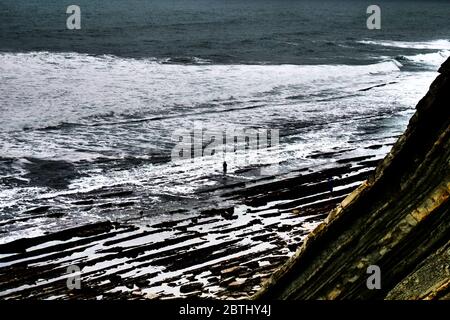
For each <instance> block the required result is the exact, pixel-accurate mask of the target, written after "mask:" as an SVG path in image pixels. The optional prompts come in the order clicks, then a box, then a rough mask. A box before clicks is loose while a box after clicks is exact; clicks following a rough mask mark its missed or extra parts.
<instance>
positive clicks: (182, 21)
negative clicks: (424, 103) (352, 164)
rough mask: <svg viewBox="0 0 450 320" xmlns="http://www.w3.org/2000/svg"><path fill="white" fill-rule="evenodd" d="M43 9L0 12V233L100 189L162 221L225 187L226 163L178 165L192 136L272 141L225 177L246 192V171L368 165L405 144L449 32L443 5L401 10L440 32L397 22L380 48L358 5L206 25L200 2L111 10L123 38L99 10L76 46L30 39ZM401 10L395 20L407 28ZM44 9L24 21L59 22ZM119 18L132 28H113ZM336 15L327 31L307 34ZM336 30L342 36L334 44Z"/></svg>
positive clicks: (213, 16)
mask: <svg viewBox="0 0 450 320" xmlns="http://www.w3.org/2000/svg"><path fill="white" fill-rule="evenodd" d="M42 2H45V1H36V2H30V3H27V4H23V3H21V4H17V3H14V2H12V1H11V2H10V1H6V2H2V4H1V5H0V10H1V11H2V12H7V13H8V15H7V18H6V19H2V22H1V24H0V25H1V27H2V33H1V36H2V38H0V40H1V41H0V49H1V50H2V51H1V52H0V97H1V100H0V111H1V115H0V141H1V143H0V220H8V219H11V218H12V217H16V216H18V215H20V213H21V212H23V211H24V210H25V209H28V208H29V207H30V206H34V205H35V204H36V203H40V202H41V199H49V198H52V197H55V195H58V194H67V193H77V192H85V191H88V190H93V189H97V188H100V187H103V186H108V187H111V186H114V185H121V184H130V185H133V186H135V187H136V188H138V189H139V188H141V189H142V190H145V191H146V194H147V195H148V197H149V199H147V200H148V206H147V210H148V214H149V215H158V214H159V213H160V210H161V207H162V206H163V205H164V201H165V199H166V198H167V197H168V196H177V197H187V198H196V197H197V191H198V190H200V189H202V188H204V187H205V186H214V185H219V184H220V183H222V182H221V181H220V179H218V177H220V176H221V170H222V161H223V156H220V155H215V156H209V157H206V158H204V159H203V161H189V160H186V161H175V162H174V161H170V160H171V158H170V156H171V152H172V150H173V147H174V145H175V144H176V143H177V140H176V139H177V137H174V132H175V130H176V129H178V130H179V129H186V131H188V132H189V131H192V130H193V129H194V127H195V126H196V125H197V126H201V129H202V130H205V131H208V132H216V133H220V132H222V131H223V130H227V129H229V128H236V127H238V128H267V129H278V130H279V132H280V146H279V149H276V150H275V149H265V150H260V152H259V154H258V156H254V155H252V157H251V161H250V162H248V163H241V164H239V163H237V164H235V165H230V166H229V168H228V171H229V175H230V177H234V178H240V179H252V174H249V173H248V172H247V173H243V172H246V171H245V170H243V169H245V168H248V167H255V166H260V165H265V164H270V163H274V162H276V163H278V162H279V163H280V170H281V172H289V171H292V170H296V169H299V168H308V167H314V166H317V165H319V164H323V163H326V162H327V161H328V162H330V161H332V160H326V159H321V160H320V159H317V158H314V157H311V156H312V155H313V154H317V153H327V152H333V151H336V150H343V149H349V148H350V149H351V148H354V149H356V150H361V151H360V152H363V148H364V147H367V146H371V145H373V144H376V143H377V141H379V140H380V139H384V138H392V139H394V137H396V136H397V135H399V134H401V132H402V131H403V130H404V128H405V126H406V124H407V121H408V119H409V117H410V116H411V115H412V113H413V112H414V107H415V105H416V103H417V101H418V100H419V99H420V97H421V96H423V94H424V93H425V92H426V91H427V89H428V86H429V84H430V83H431V81H432V80H433V79H434V78H435V76H436V71H437V68H438V67H439V65H440V64H441V63H442V62H443V61H444V60H445V59H446V57H448V56H449V55H450V42H449V40H448V38H446V37H444V36H443V35H444V34H448V26H446V28H447V29H445V30H443V29H442V28H440V27H439V26H440V25H441V24H442V21H445V22H446V24H447V23H448V15H446V14H445V10H444V9H445V8H447V7H448V5H446V4H443V5H442V6H438V4H437V3H438V2H429V3H428V6H427V5H426V4H424V3H423V2H420V4H418V5H416V6H415V7H413V6H408V7H407V8H406V9H407V10H406V11H407V12H410V13H411V14H413V15H414V14H415V13H417V11H415V10H421V9H424V8H425V9H426V10H425V11H423V12H425V13H424V15H425V17H426V16H427V15H431V16H434V19H435V20H434V21H433V23H432V24H430V25H428V24H427V22H426V21H428V20H427V19H426V18H424V21H423V23H422V26H423V27H422V28H421V29H420V31H418V32H417V33H416V34H415V35H412V34H411V31H410V30H409V29H408V30H405V29H404V27H402V26H401V23H400V22H395V23H394V24H393V26H395V27H396V28H393V27H391V28H388V27H387V26H389V21H390V19H391V15H392V13H389V10H388V12H387V14H386V22H385V24H384V25H385V26H386V30H385V31H382V32H381V33H378V34H376V36H374V37H371V34H369V33H367V30H361V32H360V33H355V30H359V28H360V25H362V26H363V27H364V18H365V16H364V15H363V17H362V20H361V21H362V22H361V21H359V20H355V19H356V18H357V17H359V15H358V14H357V13H358V12H360V10H361V9H362V12H363V13H364V9H365V8H363V7H364V6H361V5H359V4H358V5H354V3H353V2H352V1H349V2H346V5H345V6H337V5H336V2H324V3H322V4H321V5H317V6H313V7H311V6H308V4H309V3H310V2H309V1H300V2H295V5H294V4H292V8H291V6H290V4H291V3H292V2H289V5H288V2H286V3H285V2H280V3H278V4H277V5H275V4H274V2H273V1H261V3H259V2H258V5H255V7H251V6H250V4H248V6H249V7H248V8H247V7H245V6H244V5H243V4H240V3H237V2H230V4H229V5H227V6H225V5H224V4H221V3H219V2H217V1H211V2H208V3H209V4H211V5H210V6H206V5H205V7H202V8H201V9H199V4H198V3H197V4H196V5H194V4H193V2H186V3H184V2H183V3H182V2H176V5H175V4H174V3H172V4H173V6H172V5H169V4H166V3H165V2H164V3H163V2H152V3H153V5H154V6H153V7H152V6H150V5H149V4H148V3H150V2H148V3H147V2H145V4H144V6H146V7H145V8H147V9H148V10H149V12H150V13H149V14H148V15H146V14H144V13H145V12H146V11H145V10H142V11H140V12H141V14H138V13H137V11H136V10H135V9H136V7H133V6H131V5H127V6H126V7H125V4H124V3H121V4H119V3H118V2H114V1H113V2H111V3H112V4H111V5H109V6H105V8H104V11H105V12H104V13H105V14H110V15H112V16H113V17H115V18H114V19H116V20H115V21H116V22H117V23H118V25H117V26H116V27H114V25H113V24H112V22H105V20H104V19H106V18H104V17H103V16H102V15H101V12H99V11H98V10H99V2H98V1H92V2H90V3H87V2H83V1H81V2H80V3H81V6H82V8H84V11H83V12H86V20H85V28H83V29H82V33H80V34H79V35H75V34H71V35H67V33H66V31H65V30H63V29H60V28H59V24H58V21H60V20H57V19H56V18H55V17H50V18H49V19H48V20H45V21H46V24H36V23H35V24H33V26H34V27H32V28H28V29H27V28H26V27H25V26H24V25H22V24H21V22H23V21H24V16H23V15H22V14H24V12H29V11H28V10H31V9H33V8H36V6H38V4H39V3H42ZM127 3H128V2H127ZM327 3H328V5H326V4H327ZM394 3H395V5H394V4H391V5H387V6H388V7H389V6H392V8H393V9H395V10H397V12H399V10H400V9H401V6H400V5H399V4H398V3H400V2H398V3H397V2H394ZM47 4H48V5H47V6H43V7H39V8H40V9H39V10H37V11H36V15H34V16H33V17H30V19H31V21H34V20H33V19H37V17H42V16H43V15H47V14H49V15H50V16H51V13H52V12H56V11H58V10H59V9H60V7H59V6H57V5H56V2H51V1H49V2H48V3H47ZM114 5H116V7H114ZM147 6H148V7H147ZM243 6H244V7H243ZM114 8H115V9H116V10H117V12H121V13H122V15H124V16H127V14H129V15H130V17H132V18H130V19H119V18H118V17H117V12H116V11H114V10H113V9H114ZM125 8H126V9H125ZM132 8H134V9H132ZM245 8H247V9H246V10H250V9H254V8H256V9H255V10H251V14H250V13H248V12H249V11H245V10H244V9H245ZM307 8H308V10H309V11H308V10H307ZM439 8H440V9H441V10H438V9H439ZM90 9H92V12H91V13H89V10H90ZM122 9H123V10H122ZM96 10H97V11H96ZM121 10H122V11H121ZM242 10H244V11H242ZM333 10H335V11H333ZM336 10H337V12H338V13H340V14H337V15H336V17H337V18H336V19H335V20H332V21H333V22H329V23H328V24H324V25H323V26H322V27H319V26H318V25H317V24H315V23H311V24H307V23H306V21H316V19H318V18H319V17H324V16H326V15H327V14H332V13H333V12H336ZM395 10H393V11H395ZM155 12H158V14H157V15H156V14H155ZM244 12H247V13H248V14H247V15H244ZM27 14H28V13H27ZM27 14H24V15H25V16H27ZM94 17H99V20H96V19H94ZM101 17H103V18H101ZM60 18H61V17H60ZM60 18H58V19H60ZM64 18H65V16H64V15H63V17H62V19H63V21H64ZM269 18H270V19H269ZM407 18H408V17H407V16H405V17H404V20H403V22H404V23H406V22H408V21H409V22H408V23H413V22H412V21H410V20H408V19H407ZM102 19H103V20H102ZM114 19H113V20H114ZM267 19H269V20H267ZM443 19H444V20H443ZM108 21H109V20H108ZM265 21H269V22H268V23H265ZM326 21H328V20H326ZM330 21H331V20H330ZM405 21H406V22H405ZM338 23H341V24H342V25H344V27H343V29H342V30H341V31H339V32H336V31H335V32H334V33H331V30H332V29H333V30H334V29H335V27H336V24H338ZM408 23H406V25H408ZM418 23H419V22H417V21H414V24H418ZM244 26H245V27H244ZM363 29H364V28H363ZM156 30H159V31H161V32H160V33H157V32H156ZM294 30H298V32H297V33H296V32H294ZM317 30H319V31H317ZM113 31H114V32H113ZM187 35H188V36H187ZM439 35H440V36H441V37H440V38H437V36H439ZM153 38H155V39H153ZM239 157H244V155H238V158H239ZM255 174H256V173H255ZM95 214H96V213H95V211H94V212H90V213H84V214H83V215H80V216H77V219H80V220H77V222H76V223H82V222H84V221H89V220H90V219H93V218H96V217H95ZM103 218H104V217H103Z"/></svg>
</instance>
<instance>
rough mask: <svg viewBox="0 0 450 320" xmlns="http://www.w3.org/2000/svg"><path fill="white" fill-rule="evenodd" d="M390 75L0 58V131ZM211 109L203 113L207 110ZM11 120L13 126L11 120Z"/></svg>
mask: <svg viewBox="0 0 450 320" xmlns="http://www.w3.org/2000/svg"><path fill="white" fill-rule="evenodd" d="M396 71H398V66H396V65H395V63H394V62H393V61H388V62H382V63H378V64H373V65H368V66H347V65H331V66H330V65H326V66H325V65H316V66H299V65H208V64H204V65H177V64H164V63H160V62H158V61H155V59H126V58H119V57H114V56H100V57H94V56H89V55H86V54H78V53H49V52H32V53H0V78H1V82H0V95H1V96H2V117H1V118H0V130H20V129H22V128H24V127H25V128H43V127H48V126H52V125H58V124H60V123H62V122H68V123H85V124H92V123H97V122H102V121H105V120H104V119H105V118H112V119H114V118H119V119H120V118H123V117H124V116H132V117H137V118H139V117H152V116H161V115H168V114H179V113H181V114H182V113H187V112H192V111H193V110H196V108H197V107H198V106H202V105H208V104H210V105H211V104H212V105H216V107H217V105H218V108H220V107H222V106H221V105H220V104H221V103H223V102H225V101H230V100H232V101H240V102H245V101H247V100H253V101H254V100H258V99H260V100H262V101H264V102H269V101H273V100H274V99H277V97H278V98H279V97H284V95H286V94H289V90H291V91H292V93H298V91H299V89H301V90H302V93H304V94H308V92H311V91H314V90H316V89H317V88H320V87H327V88H333V87H337V88H338V87H342V86H343V85H346V86H352V85H354V84H355V82H360V81H361V78H363V77H365V76H369V75H373V74H379V73H389V72H396ZM212 107H214V106H211V108H212ZM11 119H13V121H11Z"/></svg>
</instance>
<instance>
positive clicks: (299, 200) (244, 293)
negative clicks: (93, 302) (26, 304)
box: [0, 151, 382, 299]
mask: <svg viewBox="0 0 450 320" xmlns="http://www.w3.org/2000/svg"><path fill="white" fill-rule="evenodd" d="M376 152H378V153H375V152H374V153H373V155H372V156H371V157H370V158H371V160H370V161H367V159H361V158H359V157H354V156H353V155H352V153H351V152H350V153H345V152H344V153H342V154H341V158H347V161H344V162H343V163H338V162H334V161H331V164H330V165H329V166H328V167H327V168H323V169H319V170H316V171H314V170H312V171H309V170H302V171H298V172H293V173H289V174H287V175H283V176H274V177H268V178H267V177H265V178H264V179H261V180H259V181H255V180H253V181H250V182H246V183H238V184H234V183H231V184H228V185H224V186H222V187H220V188H210V189H205V190H203V191H202V193H203V194H204V196H205V197H207V198H213V199H217V203H218V204H220V205H218V206H216V207H209V208H208V207H203V206H202V205H201V204H198V203H197V204H195V205H194V204H192V202H191V203H190V205H191V208H194V209H192V210H191V211H193V212H194V214H192V212H190V211H188V210H186V209H185V210H181V211H180V210H179V208H178V209H175V208H174V209H173V210H174V212H176V213H177V214H174V215H173V216H172V217H171V218H170V219H166V220H164V221H161V222H159V223H150V224H146V223H145V221H146V220H145V217H146V215H148V214H149V212H148V209H145V205H143V201H142V200H141V197H142V194H139V193H138V192H137V191H136V190H135V189H133V188H129V187H128V186H126V185H123V186H116V187H108V188H101V189H97V190H92V191H89V192H87V193H82V194H81V193H80V194H72V195H64V197H63V198H61V199H58V198H56V199H49V200H48V201H49V202H50V203H45V201H42V203H40V204H34V205H33V206H32V207H29V208H27V209H26V210H24V211H23V213H22V214H21V215H20V216H18V217H14V218H13V219H11V220H9V221H8V220H7V221H3V222H2V224H1V225H0V228H2V227H3V228H4V230H7V228H8V224H9V225H12V226H14V223H15V222H16V220H17V219H21V221H22V222H23V221H26V222H27V223H29V224H37V223H39V221H40V219H42V218H43V217H45V219H49V221H51V219H55V220H58V221H59V222H60V220H61V219H64V218H65V217H67V216H68V215H70V214H73V212H83V211H89V210H92V208H96V210H97V211H96V212H101V211H102V210H108V212H109V213H110V212H118V214H120V215H121V217H124V216H127V219H123V218H122V219H120V221H111V220H103V221H102V219H101V218H100V219H99V221H96V222H92V223H88V224H84V225H80V226H79V227H75V228H73V227H71V228H67V229H62V230H60V229H56V230H55V231H54V232H47V234H45V235H40V236H35V237H25V238H21V239H17V240H13V241H10V242H6V243H3V244H0V297H1V298H2V299H19V298H34V299H72V298H76V299H99V298H102V299H118V298H126V299H149V298H158V299H168V298H175V297H201V298H220V299H226V298H248V297H250V296H251V295H253V294H254V293H255V292H257V290H258V289H260V287H261V284H262V283H263V282H264V281H265V280H267V279H268V278H269V277H270V276H271V275H272V274H273V272H274V271H275V270H276V269H277V268H278V267H279V266H280V265H282V264H283V263H284V262H286V260H287V259H288V258H289V257H290V256H292V254H293V253H294V252H295V251H296V250H297V248H298V247H299V246H300V245H301V243H302V241H303V239H304V238H305V237H306V235H307V234H308V233H309V232H310V231H311V230H312V229H314V227H316V226H317V225H318V224H319V223H320V222H321V221H322V219H323V218H324V217H325V216H326V215H327V213H328V212H329V210H330V209H332V208H333V207H334V206H335V205H336V204H337V203H339V202H340V201H342V199H343V198H344V197H345V196H346V195H347V194H348V193H349V192H351V190H352V189H353V188H354V185H358V184H360V183H361V181H363V180H365V179H366V178H367V177H368V176H369V174H370V172H371V171H372V170H373V168H374V167H375V165H376V163H377V162H378V160H379V159H380V158H381V156H382V155H381V154H380V153H379V151H376ZM325 156H327V155H325ZM352 158H355V159H352ZM330 179H333V190H332V191H331V190H330V187H329V180H330ZM58 202H64V203H65V204H66V205H65V206H61V205H58ZM71 266H77V267H78V268H79V269H80V270H81V275H80V283H81V289H72V290H71V289H69V288H68V286H67V280H68V279H70V277H71V274H70V273H68V267H71Z"/></svg>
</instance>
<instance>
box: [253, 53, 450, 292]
mask: <svg viewBox="0 0 450 320" xmlns="http://www.w3.org/2000/svg"><path fill="white" fill-rule="evenodd" d="M449 63H450V60H447V62H446V63H444V64H443V66H442V67H441V68H440V70H439V72H440V73H441V74H440V75H439V76H438V77H437V78H436V80H435V81H434V82H433V83H432V84H431V86H430V90H429V92H428V93H427V94H426V96H425V97H424V98H423V99H422V100H421V101H420V102H419V103H418V105H417V107H416V109H417V111H416V113H415V114H414V116H413V117H412V118H411V120H410V123H409V125H408V128H407V130H406V131H405V133H404V134H403V135H402V136H401V137H400V138H399V140H398V141H397V142H396V143H395V145H394V146H393V148H392V150H391V151H390V153H389V154H388V155H387V156H386V157H385V158H384V160H383V161H382V162H380V164H379V165H378V166H377V169H376V170H375V172H374V173H373V174H372V175H371V176H370V178H369V179H368V180H367V181H366V182H364V183H363V184H362V185H361V186H359V187H358V188H357V189H356V190H355V191H354V192H352V193H351V194H350V195H349V196H348V197H346V198H345V199H344V201H342V202H341V203H340V204H339V206H337V207H336V208H335V209H334V210H332V211H331V212H330V214H329V215H328V217H327V218H326V219H325V221H324V222H323V223H321V224H320V225H319V227H317V228H316V229H315V230H314V231H313V232H312V233H310V234H309V235H308V237H307V239H306V240H305V242H304V243H303V245H302V247H301V248H300V249H299V250H298V251H297V252H296V253H295V255H294V256H293V257H291V258H290V260H289V261H288V262H287V263H286V264H284V265H283V266H282V267H281V268H280V269H279V270H278V271H277V272H276V273H275V274H274V275H273V277H272V278H271V279H270V280H269V281H268V282H266V284H265V285H264V288H263V289H262V290H260V291H259V292H258V293H257V295H255V298H261V299H449V297H450V272H449V270H450V267H449V261H450V260H449V257H448V254H449V243H450V215H449V214H450V212H449V211H450V205H449V197H450V64H449ZM369 266H377V267H378V268H379V270H381V274H380V277H381V278H380V279H381V283H382V285H381V286H380V288H378V289H377V290H370V289H369V288H368V286H367V284H366V280H367V278H368V274H367V270H368V267H369Z"/></svg>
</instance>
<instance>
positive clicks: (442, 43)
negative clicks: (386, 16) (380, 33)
mask: <svg viewBox="0 0 450 320" xmlns="http://www.w3.org/2000/svg"><path fill="white" fill-rule="evenodd" d="M357 42H358V43H362V44H368V45H378V46H384V47H395V48H405V49H430V50H450V41H449V40H445V39H440V40H432V41H419V42H412V41H391V40H361V41H357Z"/></svg>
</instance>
